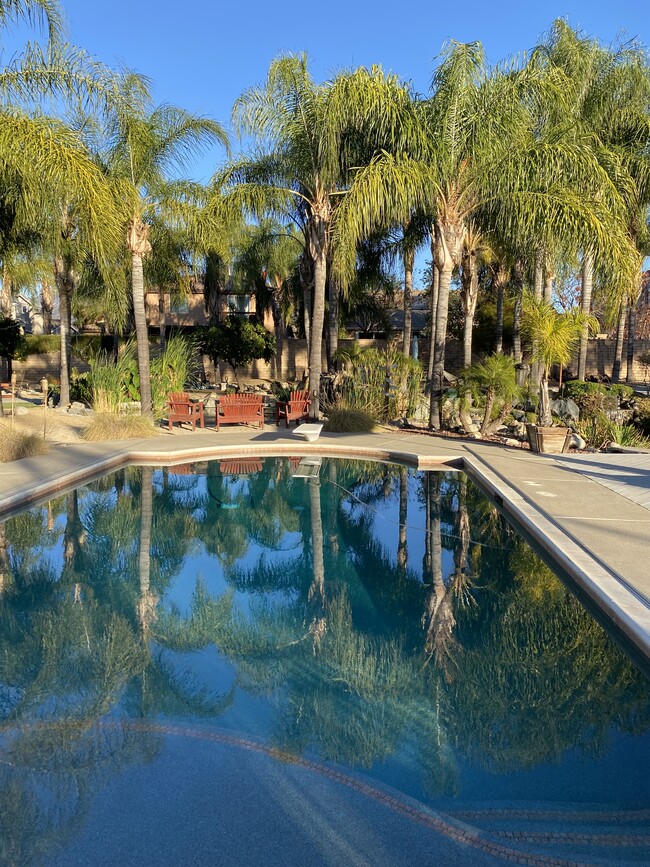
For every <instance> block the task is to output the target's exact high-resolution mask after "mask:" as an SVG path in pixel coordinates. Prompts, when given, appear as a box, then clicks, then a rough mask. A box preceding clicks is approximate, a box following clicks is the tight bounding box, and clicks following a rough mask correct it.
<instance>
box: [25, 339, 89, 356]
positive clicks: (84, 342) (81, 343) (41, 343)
mask: <svg viewBox="0 0 650 867" xmlns="http://www.w3.org/2000/svg"><path fill="white" fill-rule="evenodd" d="M25 343H26V346H27V355H41V354H42V353H44V352H58V351H59V349H61V336H60V335H59V334H26V335H25ZM70 343H71V346H72V354H73V355H76V356H77V358H84V359H87V358H89V357H90V356H92V355H97V353H98V352H99V351H100V349H101V337H100V335H99V334H76V335H74V336H73V337H72V339H71V340H70Z"/></svg>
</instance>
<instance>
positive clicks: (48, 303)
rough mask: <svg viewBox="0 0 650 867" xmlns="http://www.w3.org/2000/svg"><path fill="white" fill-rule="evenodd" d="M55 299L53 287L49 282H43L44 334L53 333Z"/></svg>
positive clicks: (42, 311)
mask: <svg viewBox="0 0 650 867" xmlns="http://www.w3.org/2000/svg"><path fill="white" fill-rule="evenodd" d="M53 309H54V299H53V297H52V285H51V284H50V282H49V280H42V281H41V314H42V316H43V334H51V333H52V310H53Z"/></svg>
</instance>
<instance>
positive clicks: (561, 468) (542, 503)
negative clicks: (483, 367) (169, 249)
mask: <svg viewBox="0 0 650 867" xmlns="http://www.w3.org/2000/svg"><path fill="white" fill-rule="evenodd" d="M314 453H317V454H321V455H323V456H326V457H350V458H367V459H376V460H393V461H401V462H404V463H407V464H409V465H411V466H414V467H417V468H419V469H434V468H436V467H440V466H444V465H446V466H451V467H454V468H457V469H465V470H466V471H467V472H468V473H469V475H470V476H471V477H472V478H473V479H474V480H475V481H477V482H478V483H479V484H480V485H481V486H482V487H483V488H484V489H485V490H486V492H487V493H488V494H489V495H490V496H491V497H492V498H493V499H494V500H495V501H496V502H497V503H498V504H499V505H501V504H502V505H503V508H504V511H505V512H506V513H507V514H509V515H510V516H511V517H512V518H514V520H515V521H516V522H517V523H518V524H519V525H520V526H521V527H522V528H523V530H524V531H525V533H526V534H527V535H528V536H530V537H531V538H532V539H533V540H534V541H535V542H536V543H537V544H538V545H539V546H541V548H542V549H543V550H544V551H545V552H546V554H547V556H548V557H550V558H551V559H552V560H553V561H554V562H556V563H557V564H558V565H559V566H560V568H561V569H562V570H563V571H564V572H565V573H567V575H568V576H569V578H571V579H572V580H573V581H574V582H575V583H576V585H577V586H578V588H579V589H580V590H581V591H582V593H583V594H585V595H586V596H587V597H588V599H589V600H590V601H591V602H592V603H593V604H594V605H595V606H596V607H597V609H598V610H599V611H601V612H603V613H604V615H605V617H606V619H607V620H608V621H610V622H612V623H613V624H614V625H615V627H616V628H617V630H618V631H620V632H621V633H622V634H623V635H624V636H625V637H626V638H627V639H628V640H629V641H630V642H631V644H632V645H633V647H634V648H636V650H637V651H639V652H640V653H641V655H642V657H643V659H644V660H645V661H646V662H648V661H650V568H649V562H648V561H649V560H650V456H649V455H647V454H646V455H629V454H627V455H617V454H588V455H576V456H573V455H556V456H553V455H536V454H532V453H531V452H529V451H525V450H523V449H513V448H506V447H504V446H500V445H496V444H493V443H481V442H473V441H468V440H463V439H458V438H451V437H442V436H429V435H426V434H416V433H411V432H399V431H396V432H392V431H386V432H379V433H373V434H333V433H323V434H321V436H320V439H319V440H318V442H316V443H308V442H305V441H304V440H302V439H299V438H298V437H295V436H294V435H293V433H292V431H291V430H286V429H276V427H275V425H269V426H267V428H266V430H264V431H260V430H258V429H255V428H248V427H244V426H241V427H238V428H231V429H227V430H223V431H221V432H219V433H216V432H214V431H210V430H206V431H196V432H194V433H185V432H181V431H174V433H172V434H169V433H165V434H164V435H161V436H159V437H157V438H154V439H146V440H130V441H122V442H113V443H107V442H104V443H84V444H76V443H75V444H69V445H60V446H56V447H55V448H53V449H52V451H51V452H50V453H49V454H48V455H45V456H43V457H37V458H28V459H25V460H22V461H15V462H13V463H9V464H1V465H0V517H6V516H8V515H9V514H11V513H12V512H14V511H17V510H19V509H21V508H23V507H25V506H27V505H29V504H31V503H35V502H38V501H40V500H42V499H45V498H47V497H48V496H52V495H53V494H54V493H57V492H61V491H63V490H66V489H69V488H71V487H74V486H76V485H78V484H81V483H83V482H85V481H87V480H88V479H90V478H93V477H95V476H98V475H102V474H103V473H105V472H108V471H110V470H112V469H117V468H119V467H121V466H124V465H125V464H127V463H134V464H143V463H144V464H154V465H166V464H181V463H190V462H192V461H197V460H205V459H208V458H226V457H235V456H238V457H245V456H251V455H256V456H302V455H309V454H314Z"/></svg>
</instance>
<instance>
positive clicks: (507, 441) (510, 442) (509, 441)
mask: <svg viewBox="0 0 650 867" xmlns="http://www.w3.org/2000/svg"><path fill="white" fill-rule="evenodd" d="M502 442H503V445H504V446H513V447H514V446H520V445H521V442H520V441H519V440H513V439H511V438H510V437H504V438H503V440H502Z"/></svg>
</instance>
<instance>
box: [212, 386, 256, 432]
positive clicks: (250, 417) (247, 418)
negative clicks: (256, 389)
mask: <svg viewBox="0 0 650 867" xmlns="http://www.w3.org/2000/svg"><path fill="white" fill-rule="evenodd" d="M263 398H264V395H262V394H245V393H244V394H222V395H219V397H218V398H217V399H216V419H215V424H216V428H217V430H219V429H220V428H221V425H224V424H257V425H259V427H260V428H261V429H262V430H264V403H263Z"/></svg>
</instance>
